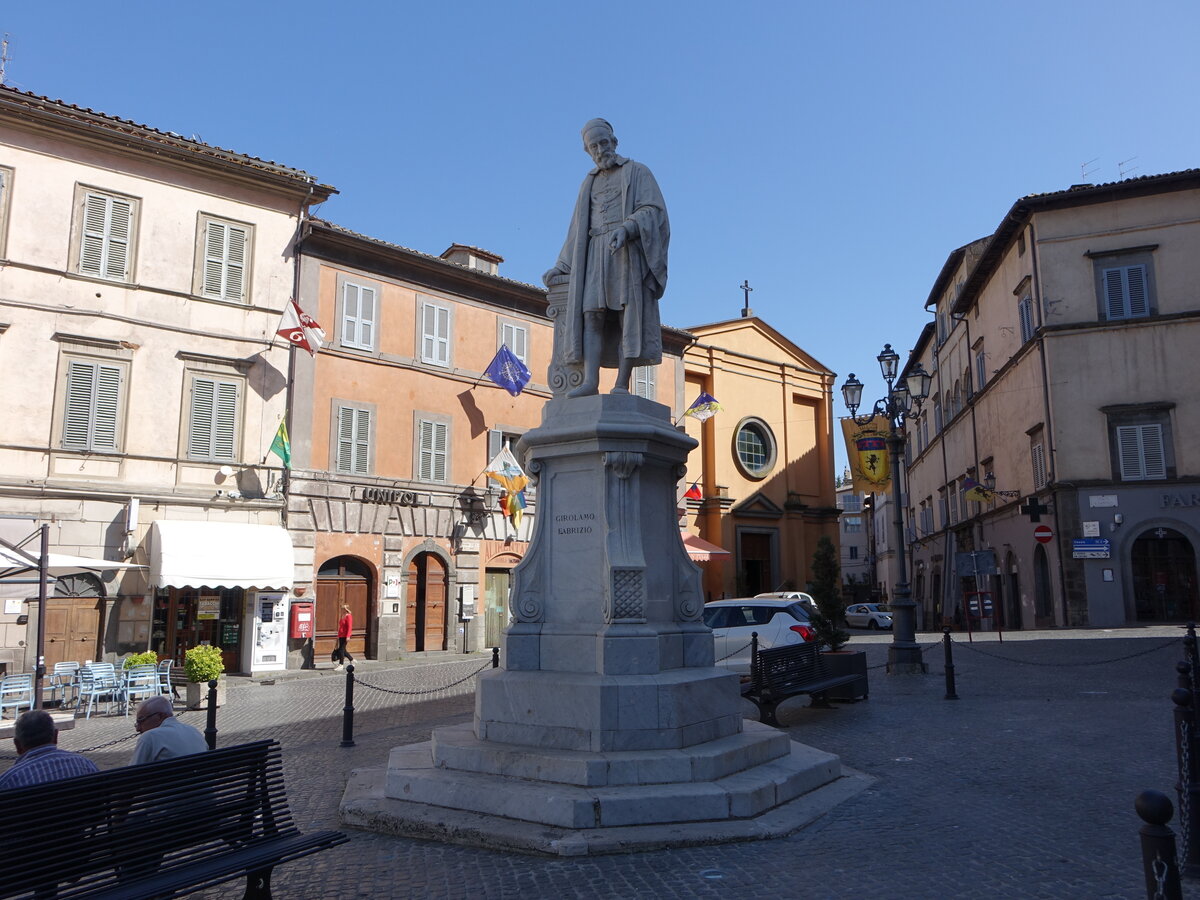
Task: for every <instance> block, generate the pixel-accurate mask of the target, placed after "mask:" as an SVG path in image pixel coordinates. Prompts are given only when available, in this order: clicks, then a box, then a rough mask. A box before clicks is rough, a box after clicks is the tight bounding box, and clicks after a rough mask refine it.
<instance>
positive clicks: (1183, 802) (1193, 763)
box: [1171, 662, 1200, 878]
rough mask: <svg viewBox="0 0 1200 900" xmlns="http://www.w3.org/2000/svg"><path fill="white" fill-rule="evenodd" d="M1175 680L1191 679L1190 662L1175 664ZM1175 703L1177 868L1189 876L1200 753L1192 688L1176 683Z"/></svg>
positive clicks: (1199, 839)
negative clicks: (1179, 851)
mask: <svg viewBox="0 0 1200 900" xmlns="http://www.w3.org/2000/svg"><path fill="white" fill-rule="evenodd" d="M1175 668H1176V670H1177V671H1178V672H1179V683H1180V684H1185V683H1190V681H1191V666H1190V665H1188V663H1186V662H1181V663H1179V664H1178V665H1177V666H1176V667H1175ZM1171 702H1172V703H1174V704H1175V759H1176V762H1177V763H1178V766H1179V780H1178V781H1177V782H1175V792H1176V794H1177V795H1178V796H1179V811H1180V816H1179V830H1180V833H1181V834H1182V835H1183V854H1182V859H1181V860H1180V868H1181V869H1182V870H1183V874H1184V875H1186V876H1187V877H1189V878H1196V877H1200V754H1197V752H1196V734H1195V732H1196V708H1195V705H1194V702H1193V697H1192V692H1191V691H1190V690H1188V689H1187V688H1185V687H1177V688H1175V690H1174V691H1172V692H1171Z"/></svg>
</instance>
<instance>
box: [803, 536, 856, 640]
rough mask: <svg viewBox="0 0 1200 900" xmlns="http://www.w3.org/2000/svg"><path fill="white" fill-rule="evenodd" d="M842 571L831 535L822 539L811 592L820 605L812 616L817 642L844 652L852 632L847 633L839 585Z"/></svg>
mask: <svg viewBox="0 0 1200 900" xmlns="http://www.w3.org/2000/svg"><path fill="white" fill-rule="evenodd" d="M840 569H841V567H840V566H839V565H838V556H837V548H836V547H834V546H833V541H831V540H830V539H829V538H828V537H827V536H822V537H821V539H820V540H818V541H817V550H816V552H815V553H814V554H813V563H812V572H813V580H812V584H811V585H810V586H809V589H808V592H809V593H810V594H812V598H813V600H814V601H815V602H816V605H817V608H816V610H814V611H813V612H812V613H811V618H812V625H813V630H814V631H815V632H816V633H817V641H818V643H821V644H827V645H828V646H829V649H830V650H841V649H842V647H843V646H845V643H846V641H848V640H850V632H848V631H846V602H845V600H843V599H842V586H841V585H840V584H839V583H838V573H839V571H840Z"/></svg>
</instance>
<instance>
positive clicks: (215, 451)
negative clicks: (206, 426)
mask: <svg viewBox="0 0 1200 900" xmlns="http://www.w3.org/2000/svg"><path fill="white" fill-rule="evenodd" d="M238 394H239V385H238V383H237V382H236V381H221V382H218V383H217V396H216V408H215V409H214V410H213V446H212V456H213V459H221V460H230V461H232V460H235V459H237V410H238Z"/></svg>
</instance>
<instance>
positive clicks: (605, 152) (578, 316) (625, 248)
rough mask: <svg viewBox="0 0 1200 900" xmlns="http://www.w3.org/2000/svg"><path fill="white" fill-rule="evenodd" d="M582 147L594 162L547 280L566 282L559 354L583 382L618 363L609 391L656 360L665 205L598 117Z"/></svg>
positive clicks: (586, 385) (624, 386) (583, 390)
mask: <svg viewBox="0 0 1200 900" xmlns="http://www.w3.org/2000/svg"><path fill="white" fill-rule="evenodd" d="M583 148H584V150H586V151H587V152H588V155H589V156H591V157H592V161H593V162H595V164H596V167H595V168H594V169H592V171H590V172H589V173H588V174H587V177H586V178H584V179H583V186H582V187H581V188H580V189H579V199H578V200H577V201H576V202H575V212H574V213H573V214H572V216H571V226H570V228H569V229H568V230H567V240H566V242H565V243H564V244H563V248H562V251H561V252H560V253H559V254H558V262H556V263H555V264H554V268H552V269H550V270H549V271H548V272H546V274H545V275H543V276H542V280H543V281H544V282H545V284H546V286H547V287H551V286H553V285H556V284H562V283H564V282H567V283H568V288H567V304H566V309H565V311H564V316H565V321H564V322H563V323H562V327H563V328H564V329H566V333H565V340H564V341H563V342H562V344H561V345H560V346H561V352H562V354H563V356H564V357H565V358H564V359H562V360H559V362H565V363H582V364H583V383H582V384H580V385H579V386H578V387H577V388H575V389H574V390H573V391H571V392H570V393H569V394H567V396H568V397H583V396H586V395H588V394H595V393H597V391H598V390H599V387H600V367H601V366H604V367H605V368H615V369H616V370H617V379H616V383H615V384H614V386H613V393H615V394H616V393H621V394H623V393H628V392H629V377H630V375H631V374H632V373H633V367H634V366H645V365H657V364H658V363H659V362H661V361H662V326H661V322H660V319H659V314H658V301H659V298H660V297H662V295H663V291H664V290H665V289H666V286H667V244H668V243H669V242H670V239H671V226H670V224H669V223H668V221H667V207H666V204H664V203H663V198H662V193H661V192H660V191H659V189H658V184H657V183H656V182H655V180H654V176H653V175H651V174H650V170H649V169H647V168H646V167H645V166H643V165H642V164H641V163H636V162H634V161H633V160H631V159H626V158H625V157H623V156H618V155H617V139H616V137H615V136H614V135H613V130H612V126H611V125H609V124H608V122H606V121H605V120H604V119H592V120H591V121H589V122H588V123H587V124H586V125H584V126H583Z"/></svg>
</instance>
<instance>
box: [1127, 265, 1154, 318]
mask: <svg viewBox="0 0 1200 900" xmlns="http://www.w3.org/2000/svg"><path fill="white" fill-rule="evenodd" d="M1125 284H1126V288H1127V293H1128V296H1129V316H1130V318H1142V317H1144V316H1148V315H1150V304H1149V303H1148V301H1147V297H1146V267H1145V266H1129V267H1128V268H1126V269H1125Z"/></svg>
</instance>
